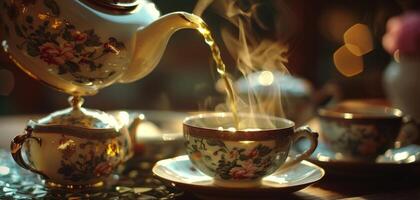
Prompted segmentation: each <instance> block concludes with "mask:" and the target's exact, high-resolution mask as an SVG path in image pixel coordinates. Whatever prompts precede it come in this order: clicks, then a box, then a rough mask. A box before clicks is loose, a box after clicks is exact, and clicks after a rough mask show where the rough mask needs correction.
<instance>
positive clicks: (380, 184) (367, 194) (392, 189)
mask: <svg viewBox="0 0 420 200" xmlns="http://www.w3.org/2000/svg"><path fill="white" fill-rule="evenodd" d="M31 118H32V119H36V116H34V115H25V116H3V117H0V128H1V130H2V133H1V134H0V149H3V150H1V151H0V152H3V154H4V152H6V151H8V148H9V145H10V141H11V140H12V138H13V137H14V136H15V135H17V134H20V133H22V130H23V128H24V127H25V124H26V121H27V120H29V119H31ZM0 159H3V160H2V161H0V162H4V159H10V158H4V156H3V158H2V157H1V156H0ZM11 163H12V164H10V165H11V168H16V172H15V173H16V174H17V176H16V174H15V175H13V176H14V179H16V177H17V178H19V175H21V176H27V175H28V173H27V172H25V171H24V170H22V169H20V168H19V167H18V166H17V165H15V164H14V163H13V162H11ZM1 164H4V163H1ZM416 166H418V165H416ZM148 170H150V168H149V169H147V170H146V171H145V173H146V174H148V173H149V174H150V173H151V172H150V171H148ZM415 170H416V172H418V173H415V174H412V173H411V172H407V173H405V172H399V173H396V174H393V173H387V174H381V175H378V176H374V177H360V176H357V174H352V172H351V169H348V171H349V172H348V173H347V174H348V176H337V175H333V174H329V173H328V169H326V176H325V177H324V178H323V179H322V180H321V181H319V182H317V183H315V184H313V185H311V186H309V187H307V188H305V189H303V190H300V191H298V192H295V193H292V194H288V195H286V196H284V197H282V198H283V199H302V200H305V199H307V200H314V199H342V198H349V199H353V198H354V199H420V168H416V169H415ZM7 177H9V178H10V177H11V176H4V175H1V174H0V197H6V196H7V195H5V194H7V192H9V194H10V190H9V189H10V188H9V189H8V188H7V187H6V186H5V185H9V186H10V184H12V183H10V184H8V181H10V180H9V179H8V178H7ZM139 184H142V183H139ZM156 187H159V184H156ZM128 188H131V189H132V190H134V189H136V188H141V187H140V186H135V187H134V186H133V185H131V186H130V187H128ZM133 188H134V189H133ZM169 189H170V188H169ZM175 190H176V188H175ZM2 195H3V196H2ZM146 197H147V198H145V199H148V198H150V199H154V198H153V197H152V196H150V195H146ZM170 197H171V198H176V199H196V198H195V197H194V195H193V194H190V193H188V192H185V193H184V194H183V195H181V196H177V197H175V196H173V195H172V196H170ZM110 198H115V197H110ZM133 198H138V197H135V196H133ZM274 198H275V199H280V197H274ZM6 199H7V198H6ZM10 199H13V198H10ZM22 199H25V198H22ZM76 199H77V198H76ZM140 199H141V198H140Z"/></svg>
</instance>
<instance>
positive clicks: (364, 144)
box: [318, 100, 411, 161]
mask: <svg viewBox="0 0 420 200" xmlns="http://www.w3.org/2000/svg"><path fill="white" fill-rule="evenodd" d="M318 115H319V120H320V126H321V127H320V128H321V130H320V132H321V138H322V140H323V142H324V143H325V144H326V145H327V146H328V147H329V148H330V149H331V150H332V151H334V152H336V153H339V154H341V156H342V159H343V160H349V161H375V159H376V158H377V156H379V155H381V154H383V153H384V152H385V151H386V150H387V149H389V148H392V147H393V144H394V142H395V141H396V139H397V137H398V136H399V133H400V129H401V127H402V124H403V113H402V112H401V111H400V110H399V109H396V108H391V107H388V106H385V105H379V104H374V103H370V102H369V101H366V100H348V101H345V102H342V103H339V104H338V105H335V106H333V107H329V108H321V109H319V111H318ZM407 119H408V118H407ZM407 122H411V121H410V120H409V121H407Z"/></svg>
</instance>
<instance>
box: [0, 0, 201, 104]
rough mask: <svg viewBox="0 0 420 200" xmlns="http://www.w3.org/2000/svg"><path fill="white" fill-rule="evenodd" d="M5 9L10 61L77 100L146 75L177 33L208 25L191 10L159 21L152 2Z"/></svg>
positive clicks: (16, 0)
mask: <svg viewBox="0 0 420 200" xmlns="http://www.w3.org/2000/svg"><path fill="white" fill-rule="evenodd" d="M0 6H1V7H2V10H5V12H2V13H0V16H1V17H0V24H2V25H1V26H0V29H3V31H4V34H3V35H4V36H5V40H4V41H3V42H2V46H3V49H4V50H5V51H6V52H7V53H8V55H9V57H10V58H11V60H12V61H13V62H15V63H16V64H17V65H18V66H19V67H20V68H21V69H22V70H23V71H25V72H26V73H27V74H29V75H30V76H32V77H33V78H35V79H37V80H40V81H41V82H43V83H46V84H47V85H49V86H51V87H53V88H55V89H58V90H60V91H62V92H65V93H68V94H70V95H73V96H87V95H94V94H96V93H97V92H98V90H99V89H101V88H104V87H106V86H109V85H111V84H113V83H115V82H119V83H127V82H132V81H135V80H138V79H140V78H142V77H144V76H146V75H147V74H148V73H150V72H151V71H152V70H153V69H154V67H155V66H156V65H157V63H158V62H159V60H160V58H161V56H162V54H163V52H164V49H165V47H166V44H167V42H168V40H169V38H170V37H171V35H172V34H173V33H174V32H176V31H177V30H179V29H184V28H191V29H198V28H199V27H201V26H202V25H203V24H204V22H203V21H202V20H201V18H199V17H197V16H195V15H193V14H189V13H186V12H174V13H170V14H167V15H165V16H162V17H160V12H159V11H158V10H157V9H156V7H155V5H154V4H153V3H151V2H148V1H147V0H66V1H58V0H5V1H3V3H2V4H1V5H0ZM1 19H2V20H1Z"/></svg>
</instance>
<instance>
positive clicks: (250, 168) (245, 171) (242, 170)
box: [229, 160, 257, 179]
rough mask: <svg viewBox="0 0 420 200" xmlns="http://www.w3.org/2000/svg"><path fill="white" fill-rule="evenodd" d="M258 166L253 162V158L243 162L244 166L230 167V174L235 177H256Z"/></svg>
mask: <svg viewBox="0 0 420 200" xmlns="http://www.w3.org/2000/svg"><path fill="white" fill-rule="evenodd" d="M256 171H257V167H256V166H255V165H254V163H252V160H247V161H244V162H243V163H242V167H234V168H232V169H230V171H229V175H231V176H232V178H233V179H249V178H253V177H255V172H256Z"/></svg>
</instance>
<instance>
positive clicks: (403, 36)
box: [382, 12, 420, 56]
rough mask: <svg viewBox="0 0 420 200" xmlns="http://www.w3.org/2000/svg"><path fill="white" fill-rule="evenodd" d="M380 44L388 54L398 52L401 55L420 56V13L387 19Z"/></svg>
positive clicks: (410, 13)
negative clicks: (384, 32)
mask: <svg viewBox="0 0 420 200" xmlns="http://www.w3.org/2000/svg"><path fill="white" fill-rule="evenodd" d="M382 44H383V46H384V48H385V50H386V51H388V53H390V54H394V53H395V51H397V50H399V53H400V54H401V55H407V56H420V13H418V12H409V13H406V14H404V15H401V16H397V17H393V18H391V19H389V20H388V23H387V32H386V34H385V35H384V37H383V38H382Z"/></svg>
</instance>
